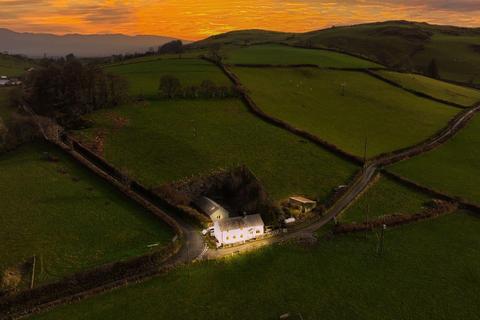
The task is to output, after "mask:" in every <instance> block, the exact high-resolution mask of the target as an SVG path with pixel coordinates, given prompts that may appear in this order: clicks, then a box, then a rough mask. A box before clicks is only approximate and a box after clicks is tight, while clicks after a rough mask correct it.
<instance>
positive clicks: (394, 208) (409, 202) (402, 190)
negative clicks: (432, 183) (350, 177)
mask: <svg viewBox="0 0 480 320" xmlns="http://www.w3.org/2000/svg"><path fill="white" fill-rule="evenodd" d="M429 200H431V197H429V196H428V195H426V194H424V193H421V192H418V191H416V190H412V189H411V188H408V187H406V186H404V185H402V184H400V183H398V182H396V181H394V180H392V179H390V178H388V177H385V176H381V177H380V179H378V180H377V181H376V182H375V183H374V184H373V185H371V186H370V188H369V189H368V190H367V191H366V192H365V193H364V194H363V195H362V196H361V197H360V198H359V199H358V200H357V201H355V202H354V203H353V204H352V206H351V207H350V208H348V209H347V210H346V211H345V212H343V213H342V214H341V215H340V217H339V220H340V221H341V222H347V223H349V222H357V223H361V222H364V221H366V220H367V216H368V219H370V220H372V219H377V218H380V217H382V216H385V215H391V214H412V213H417V212H420V211H422V209H423V207H424V205H425V204H426V203H427V202H428V201H429Z"/></svg>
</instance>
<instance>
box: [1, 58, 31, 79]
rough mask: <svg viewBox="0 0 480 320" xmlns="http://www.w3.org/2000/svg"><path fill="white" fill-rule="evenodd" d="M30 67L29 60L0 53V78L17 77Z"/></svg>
mask: <svg viewBox="0 0 480 320" xmlns="http://www.w3.org/2000/svg"><path fill="white" fill-rule="evenodd" d="M32 66H33V63H32V62H31V61H30V60H27V59H24V58H20V57H15V56H10V55H7V54H1V53H0V76H8V77H18V76H21V75H22V74H23V73H25V71H26V69H28V68H30V67H32Z"/></svg>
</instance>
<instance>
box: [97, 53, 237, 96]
mask: <svg viewBox="0 0 480 320" xmlns="http://www.w3.org/2000/svg"><path fill="white" fill-rule="evenodd" d="M106 70H107V71H108V72H111V73H114V74H118V75H121V76H124V77H125V78H126V79H127V80H128V81H129V83H130V89H131V93H132V94H134V95H143V96H145V97H147V98H155V97H156V96H157V95H158V92H159V91H158V87H159V85H160V78H161V77H162V76H163V75H167V74H171V75H175V76H176V77H178V78H179V79H180V81H181V82H182V84H183V85H199V84H200V83H201V82H202V81H203V80H211V81H213V82H215V83H217V84H219V85H231V83H230V82H229V80H228V78H227V77H226V76H225V75H224V74H223V73H221V72H219V70H218V68H217V67H216V66H215V65H213V64H211V63H209V62H206V61H204V60H200V59H168V60H153V61H147V62H142V63H130V64H123V65H116V66H111V67H107V68H106Z"/></svg>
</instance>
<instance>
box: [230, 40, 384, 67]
mask: <svg viewBox="0 0 480 320" xmlns="http://www.w3.org/2000/svg"><path fill="white" fill-rule="evenodd" d="M226 54H227V60H226V63H229V64H316V65H319V66H321V67H337V68H372V67H380V65H378V64H375V63H373V62H370V61H367V60H362V59H358V58H355V57H352V56H349V55H345V54H341V53H336V52H331V51H326V50H314V49H301V48H294V47H288V46H284V45H275V44H269V45H255V46H249V47H243V48H236V49H230V50H227V51H226Z"/></svg>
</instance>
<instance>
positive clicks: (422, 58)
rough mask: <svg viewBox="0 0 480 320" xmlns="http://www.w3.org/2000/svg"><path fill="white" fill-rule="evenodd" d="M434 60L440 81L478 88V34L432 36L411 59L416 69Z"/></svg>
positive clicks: (479, 38) (479, 40) (479, 51)
mask: <svg viewBox="0 0 480 320" xmlns="http://www.w3.org/2000/svg"><path fill="white" fill-rule="evenodd" d="M433 58H434V59H435V60H436V61H437V65H438V71H439V73H440V77H441V78H442V79H447V80H453V81H459V82H463V83H470V84H476V85H479V86H480V33H478V34H476V35H452V34H434V35H433V36H432V39H431V40H430V41H429V42H427V43H426V44H425V48H424V49H423V50H421V51H419V52H418V53H417V54H415V55H414V56H413V57H412V60H413V61H414V63H415V65H416V67H417V69H419V70H422V68H423V69H425V68H426V67H427V66H428V65H429V63H430V61H431V59H433Z"/></svg>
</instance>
